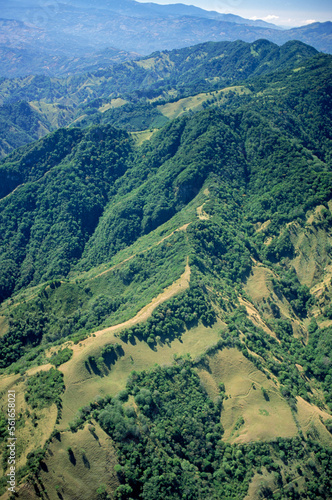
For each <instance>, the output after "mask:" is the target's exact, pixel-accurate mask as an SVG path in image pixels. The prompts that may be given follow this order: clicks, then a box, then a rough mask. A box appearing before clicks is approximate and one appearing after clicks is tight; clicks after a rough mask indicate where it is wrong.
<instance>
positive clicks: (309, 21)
mask: <svg viewBox="0 0 332 500" xmlns="http://www.w3.org/2000/svg"><path fill="white" fill-rule="evenodd" d="M312 23H317V21H316V19H307V20H306V21H303V24H312Z"/></svg>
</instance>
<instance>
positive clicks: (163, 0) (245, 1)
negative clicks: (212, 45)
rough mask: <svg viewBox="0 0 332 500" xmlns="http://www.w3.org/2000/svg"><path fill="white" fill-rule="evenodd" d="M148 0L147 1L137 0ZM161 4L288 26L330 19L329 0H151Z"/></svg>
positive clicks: (331, 13) (331, 10)
mask: <svg viewBox="0 0 332 500" xmlns="http://www.w3.org/2000/svg"><path fill="white" fill-rule="evenodd" d="M137 1H138V2H140V3H147V2H149V1H150V0H137ZM153 3H158V4H161V5H166V4H175V3H183V4H186V5H195V6H196V7H200V8H201V9H205V10H214V11H217V12H220V13H222V14H235V15H237V16H241V17H244V18H247V19H262V20H264V21H267V22H270V23H273V24H276V25H279V26H285V27H288V28H291V27H295V26H303V25H305V24H311V23H313V22H316V21H318V22H326V21H331V20H332V8H331V2H330V0H317V1H316V2H313V1H312V0H292V1H284V0H283V1H282V2H278V3H276V2H275V1H274V0H250V1H249V0H180V1H178V0H153Z"/></svg>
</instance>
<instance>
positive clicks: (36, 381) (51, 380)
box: [25, 368, 65, 408]
mask: <svg viewBox="0 0 332 500" xmlns="http://www.w3.org/2000/svg"><path fill="white" fill-rule="evenodd" d="M64 390H65V385H64V383H63V374H62V373H61V372H59V371H58V370H55V369H54V368H51V369H50V370H49V371H41V372H38V373H36V375H32V376H31V377H29V378H28V381H27V384H26V393H25V400H26V402H27V403H28V404H29V406H31V408H44V407H46V406H50V405H51V404H53V403H56V404H57V405H58V406H61V399H60V395H61V393H62V392H63V391H64Z"/></svg>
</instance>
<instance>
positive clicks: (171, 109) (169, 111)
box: [157, 85, 250, 120]
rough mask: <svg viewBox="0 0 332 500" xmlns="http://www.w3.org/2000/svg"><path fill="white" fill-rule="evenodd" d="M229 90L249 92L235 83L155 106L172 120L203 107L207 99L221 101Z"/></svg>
mask: <svg viewBox="0 0 332 500" xmlns="http://www.w3.org/2000/svg"><path fill="white" fill-rule="evenodd" d="M229 92H233V93H236V94H238V95H242V94H248V93H250V91H249V89H247V88H246V87H243V86H240V85H237V86H234V87H227V88H224V89H222V90H218V91H215V92H209V93H204V92H202V93H200V94H197V95H194V96H190V97H185V98H183V99H179V100H178V101H175V102H170V103H167V104H161V105H159V106H157V109H158V111H160V112H161V113H162V114H163V115H164V116H166V117H167V118H169V119H170V120H173V119H174V118H177V117H178V116H181V115H182V114H184V113H186V112H188V111H189V110H191V111H199V110H201V109H203V104H204V103H206V102H207V101H211V100H215V102H216V103H218V101H221V102H222V101H223V100H224V99H225V97H226V96H227V94H228V93H229Z"/></svg>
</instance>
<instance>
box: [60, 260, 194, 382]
mask: <svg viewBox="0 0 332 500" xmlns="http://www.w3.org/2000/svg"><path fill="white" fill-rule="evenodd" d="M189 281H190V267H189V264H188V259H187V264H186V268H185V271H184V273H183V274H182V275H181V276H180V278H179V279H178V280H176V281H174V283H173V284H172V285H170V286H169V287H168V288H166V289H165V290H164V291H163V292H162V293H160V294H159V295H158V296H157V297H155V298H154V299H153V300H152V301H151V302H150V303H149V304H147V305H146V306H145V307H143V308H142V309H141V310H140V311H139V312H138V313H137V314H136V315H135V316H134V317H133V318H131V319H129V320H127V321H124V322H123V323H119V324H118V325H114V326H110V327H108V328H104V329H103V330H98V331H96V332H94V336H93V337H88V338H87V339H85V340H84V341H82V342H81V343H80V344H76V345H70V348H71V349H73V351H74V353H73V357H72V358H71V359H70V360H69V361H67V363H64V364H63V365H62V366H61V367H60V370H61V371H62V372H63V373H64V375H65V376H66V377H70V378H71V376H73V374H74V370H75V366H76V365H77V363H78V362H80V361H81V360H82V359H84V358H85V357H86V356H87V354H88V351H89V350H90V349H91V348H93V349H95V348H96V347H102V346H103V345H105V343H107V342H110V340H114V339H115V337H114V333H115V332H117V331H119V330H121V329H123V328H129V327H131V326H134V325H136V324H137V323H142V322H143V321H145V320H147V319H148V318H149V317H150V316H151V314H152V312H153V311H154V309H155V308H156V307H158V306H159V305H160V304H162V303H163V302H165V301H166V300H168V299H170V298H171V297H173V296H174V295H176V294H178V293H179V292H182V291H184V290H186V289H187V288H189Z"/></svg>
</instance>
